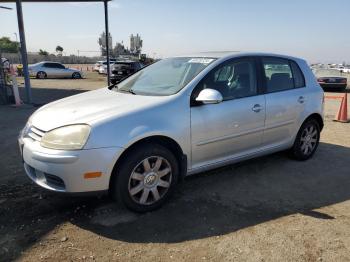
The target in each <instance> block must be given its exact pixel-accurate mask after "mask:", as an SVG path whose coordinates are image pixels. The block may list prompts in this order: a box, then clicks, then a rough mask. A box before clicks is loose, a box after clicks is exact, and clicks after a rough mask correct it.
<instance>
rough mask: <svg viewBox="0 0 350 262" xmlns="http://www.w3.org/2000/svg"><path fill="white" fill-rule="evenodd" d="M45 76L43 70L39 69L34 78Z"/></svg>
mask: <svg viewBox="0 0 350 262" xmlns="http://www.w3.org/2000/svg"><path fill="white" fill-rule="evenodd" d="M46 77H47V74H46V73H45V72H43V71H39V72H38V73H37V74H36V78H39V79H44V78H46Z"/></svg>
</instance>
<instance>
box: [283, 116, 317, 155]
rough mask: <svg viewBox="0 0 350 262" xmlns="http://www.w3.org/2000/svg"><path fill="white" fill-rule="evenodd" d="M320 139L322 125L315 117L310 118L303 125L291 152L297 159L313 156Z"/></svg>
mask: <svg viewBox="0 0 350 262" xmlns="http://www.w3.org/2000/svg"><path fill="white" fill-rule="evenodd" d="M319 141H320V126H319V124H318V122H317V121H316V120H315V119H309V120H307V121H306V122H304V123H303V125H302V126H301V128H300V130H299V132H298V134H297V137H296V138H295V142H294V145H293V147H292V148H291V150H290V153H291V155H292V157H293V158H295V159H297V160H301V161H303V160H307V159H309V158H311V157H312V156H313V154H314V153H315V151H316V149H317V147H318V144H319Z"/></svg>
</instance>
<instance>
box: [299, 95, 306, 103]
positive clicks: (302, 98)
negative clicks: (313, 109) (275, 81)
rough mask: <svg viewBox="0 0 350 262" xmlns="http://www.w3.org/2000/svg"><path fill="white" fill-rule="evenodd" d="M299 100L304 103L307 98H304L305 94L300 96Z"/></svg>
mask: <svg viewBox="0 0 350 262" xmlns="http://www.w3.org/2000/svg"><path fill="white" fill-rule="evenodd" d="M298 102H299V103H300V104H303V103H304V102H305V98H304V97H303V96H299V98H298Z"/></svg>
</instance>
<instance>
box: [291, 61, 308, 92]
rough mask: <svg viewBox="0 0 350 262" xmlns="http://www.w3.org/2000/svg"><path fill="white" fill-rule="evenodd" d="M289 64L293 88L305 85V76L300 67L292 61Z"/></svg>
mask: <svg viewBox="0 0 350 262" xmlns="http://www.w3.org/2000/svg"><path fill="white" fill-rule="evenodd" d="M290 64H291V67H292V72H293V78H294V87H295V88H301V87H305V77H304V74H303V72H302V71H301V69H300V67H299V66H298V64H297V63H296V62H294V61H290Z"/></svg>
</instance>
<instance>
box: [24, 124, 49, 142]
mask: <svg viewBox="0 0 350 262" xmlns="http://www.w3.org/2000/svg"><path fill="white" fill-rule="evenodd" d="M44 134H45V132H44V131H42V130H40V129H38V128H36V127H34V126H31V127H30V128H29V130H28V133H27V136H28V137H30V138H31V139H33V140H35V141H39V142H40V141H41V138H42V137H43V136H44Z"/></svg>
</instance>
